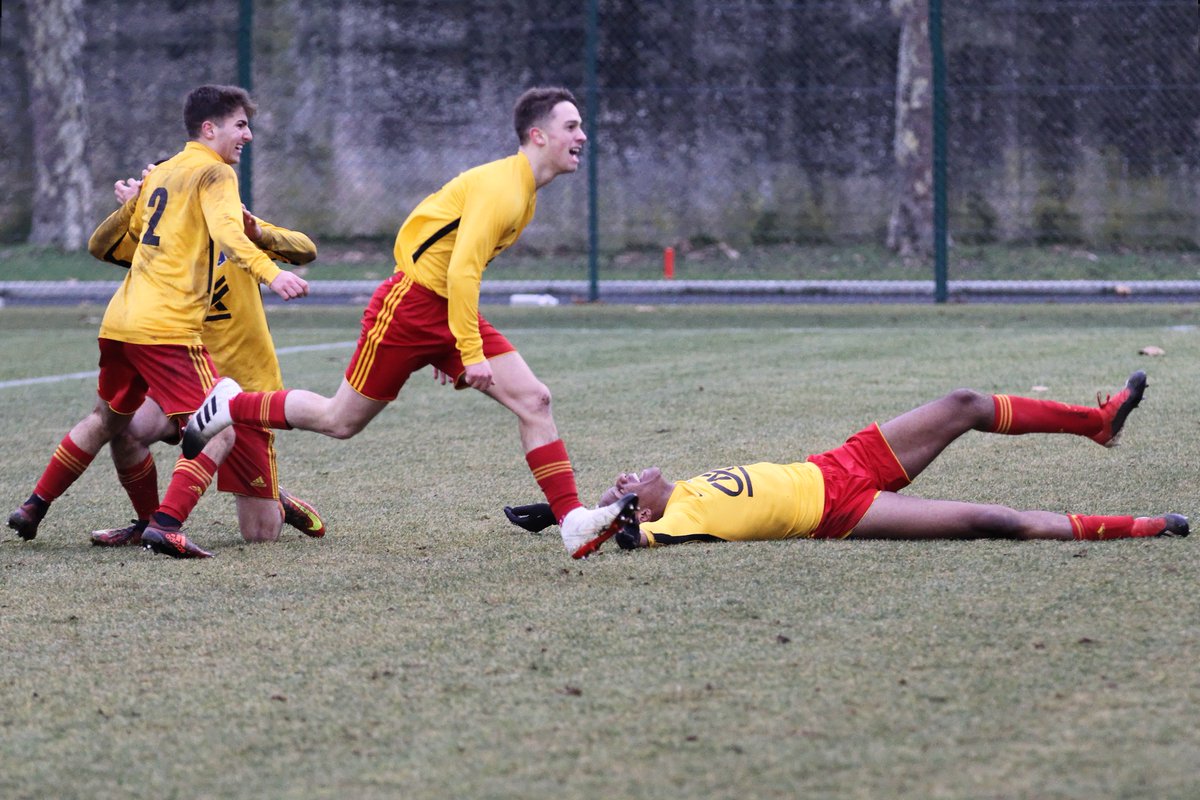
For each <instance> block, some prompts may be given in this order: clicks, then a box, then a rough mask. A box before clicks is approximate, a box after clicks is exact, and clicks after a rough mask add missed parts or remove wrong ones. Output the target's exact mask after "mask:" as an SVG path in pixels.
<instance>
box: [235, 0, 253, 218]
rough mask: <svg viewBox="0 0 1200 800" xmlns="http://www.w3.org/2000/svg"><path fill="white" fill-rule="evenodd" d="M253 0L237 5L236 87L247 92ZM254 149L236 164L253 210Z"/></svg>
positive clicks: (246, 151) (246, 200) (249, 86)
mask: <svg viewBox="0 0 1200 800" xmlns="http://www.w3.org/2000/svg"><path fill="white" fill-rule="evenodd" d="M253 46H254V0H241V3H240V4H239V5H238V37H237V72H238V85H239V86H241V87H242V88H243V89H245V90H246V91H247V92H250V91H253V89H254V86H253V85H252V84H251V76H252V74H253V69H252V66H253V62H254V50H253ZM253 163H254V147H253V145H252V146H250V147H247V148H246V149H244V150H243V151H242V158H241V161H240V162H239V164H238V189H239V190H240V192H241V195H242V203H243V204H244V205H245V206H246V208H250V209H253V208H254V179H253V177H252V176H253V174H254V169H253Z"/></svg>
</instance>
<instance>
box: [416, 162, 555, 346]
mask: <svg viewBox="0 0 1200 800" xmlns="http://www.w3.org/2000/svg"><path fill="white" fill-rule="evenodd" d="M536 207H537V185H536V184H535V183H534V179H533V168H532V167H531V166H530V164H529V159H528V158H527V157H526V156H525V154H524V153H517V154H515V155H512V156H509V157H508V158H503V159H500V160H499V161H492V162H490V163H488V164H484V165H482V166H479V167H475V168H473V169H469V170H467V171H466V172H464V173H462V174H460V175H459V176H458V177H456V178H454V179H453V180H451V181H450V182H449V183H447V184H446V185H445V186H443V187H442V188H441V189H439V190H438V191H436V192H434V193H433V194H431V195H429V196H428V197H426V198H425V199H424V200H422V201H421V202H420V203H419V204H418V205H417V207H416V208H415V209H413V212H412V213H411V214H409V215H408V219H406V220H405V221H404V224H403V225H401V226H400V232H399V233H398V234H397V235H396V245H395V250H394V254H395V258H396V270H397V271H398V272H399V271H403V272H405V273H406V274H408V275H410V276H412V279H413V281H414V282H416V283H418V284H420V285H421V286H424V287H425V288H426V289H429V290H431V291H433V292H435V293H437V294H438V295H440V296H442V297H444V298H446V302H447V314H448V318H449V323H450V331H451V333H453V334H454V338H455V341H456V343H457V346H458V351H459V353H460V354H461V355H462V362H463V364H464V365H468V364H477V363H479V362H480V361H483V360H484V357H483V341H482V339H481V338H480V336H479V284H480V281H481V280H482V279H483V271H484V270H485V269H486V268H487V265H488V263H489V262H490V261H491V260H492V259H493V258H495V257H496V256H497V255H498V254H499V253H500V252H501V251H503V250H504V249H505V248H507V247H509V246H510V245H512V243H513V242H515V241H516V240H517V238H518V237H519V236H520V235H521V231H523V230H525V226H526V225H528V224H529V221H530V220H531V219H533V212H534V210H535V208H536Z"/></svg>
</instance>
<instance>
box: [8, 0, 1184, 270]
mask: <svg viewBox="0 0 1200 800" xmlns="http://www.w3.org/2000/svg"><path fill="white" fill-rule="evenodd" d="M56 1H58V2H61V1H62V0H56ZM67 2H70V0H67ZM245 5H246V3H245V2H244V3H243V6H245ZM928 5H929V3H928V0H891V1H890V2H889V1H888V0H829V1H828V2H822V1H821V0H813V1H812V2H799V1H798V0H792V1H790V2H788V1H785V0H722V1H720V2H718V1H717V0H711V1H709V0H664V1H663V2H660V3H653V4H650V3H642V2H636V1H635V0H585V1H584V2H580V3H561V2H556V1H555V0H443V1H442V2H433V1H432V0H413V1H412V2H403V3H401V2H385V0H343V2H339V3H334V4H331V3H327V2H318V0H254V2H253V3H252V7H253V22H254V27H253V30H254V33H253V47H252V48H251V50H250V52H251V53H252V59H253V61H252V63H251V64H250V65H249V66H250V74H251V75H252V83H253V93H254V95H255V96H256V98H257V99H258V100H259V102H260V106H261V109H260V114H259V117H258V118H257V119H256V121H255V134H256V139H255V142H254V144H253V150H254V160H253V169H254V173H253V198H252V202H253V207H254V210H255V211H256V212H257V213H259V214H260V215H261V216H264V217H266V218H268V219H271V220H273V221H276V222H279V223H280V224H285V225H289V226H293V227H297V228H301V229H303V230H306V231H308V232H310V233H311V234H312V235H313V236H314V238H316V239H317V240H318V241H319V242H322V243H326V242H328V243H336V242H338V241H341V240H349V239H362V238H367V239H371V240H375V243H374V244H369V245H368V246H369V247H372V248H374V247H377V248H378V249H379V251H380V255H381V258H386V255H387V253H388V252H390V239H391V237H392V236H394V234H395V231H396V229H397V227H398V226H399V224H400V222H401V221H402V220H403V219H404V217H405V215H406V214H407V213H408V211H409V210H410V209H411V208H412V207H413V206H414V205H415V204H416V203H417V202H418V201H419V200H420V199H421V198H422V197H424V196H425V195H426V194H428V193H429V192H432V191H434V190H435V189H437V188H438V186H440V185H441V184H442V183H443V182H444V181H446V180H447V179H449V178H450V177H452V176H453V175H454V174H456V173H457V172H459V171H461V170H463V169H466V168H468V167H470V166H473V165H475V164H478V163H482V162H484V161H488V160H492V159H495V158H500V157H503V156H505V155H508V154H510V153H512V152H514V151H515V148H516V139H515V134H514V132H513V131H512V130H511V122H510V110H511V105H512V102H513V100H514V99H515V97H516V95H517V94H519V92H520V91H521V90H522V89H523V88H525V87H527V86H530V85H535V84H560V85H566V86H568V87H570V88H572V89H573V90H574V91H575V92H576V94H577V95H578V97H579V99H580V101H581V104H583V105H584V106H585V108H590V109H591V114H594V116H591V115H590V114H589V115H588V118H589V119H590V120H592V121H594V125H593V126H592V129H591V130H590V131H589V133H590V134H591V137H592V139H591V142H590V144H589V146H590V147H592V148H594V151H595V152H594V153H593V154H591V156H592V158H594V160H592V158H589V159H588V160H587V161H586V163H585V166H584V167H583V168H582V169H581V170H580V173H579V174H578V175H575V176H569V177H564V178H560V179H559V180H557V181H555V182H554V183H553V184H551V185H550V186H549V187H547V189H545V190H544V191H543V192H542V193H541V196H540V199H539V208H538V214H537V217H536V218H535V220H534V223H533V225H532V226H531V227H530V228H529V230H528V231H527V232H526V234H525V236H524V237H523V239H522V242H521V243H520V244H519V247H518V248H517V249H515V253H516V256H517V257H522V256H546V255H549V256H552V257H553V259H557V261H559V262H568V263H570V264H572V265H577V266H578V269H579V270H580V271H581V273H580V275H579V277H584V275H583V274H582V271H583V270H584V269H586V250H587V248H588V243H589V237H588V220H589V191H588V190H589V182H590V181H594V182H595V192H596V198H597V203H596V207H595V219H596V223H597V233H598V239H597V241H598V246H599V251H600V260H599V264H600V277H601V278H623V277H629V276H630V275H632V274H633V268H634V266H636V265H639V264H643V265H644V263H645V262H646V261H647V260H651V261H652V260H654V259H656V258H659V257H660V255H661V252H662V248H663V247H665V246H672V247H674V248H676V249H677V250H678V251H679V253H680V258H681V259H682V261H681V273H682V274H684V275H686V272H685V270H686V268H687V263H688V259H689V258H691V259H697V260H699V259H701V258H702V257H704V255H705V254H714V253H715V254H716V257H717V258H718V259H720V263H722V264H724V265H725V266H724V267H718V271H720V270H721V269H725V270H727V271H728V272H729V274H730V275H733V276H745V275H747V274H753V273H754V271H755V270H756V269H763V270H765V269H766V268H767V265H771V269H770V274H771V275H772V276H773V277H794V278H797V279H803V278H810V277H824V276H834V277H855V278H872V277H895V275H881V276H876V275H873V274H872V269H873V265H875V264H878V263H881V259H883V260H886V258H885V257H883V256H879V257H876V256H873V255H872V254H877V255H878V254H884V253H886V250H885V244H886V243H888V242H889V240H890V239H891V238H893V234H895V231H896V217H895V215H896V214H897V209H898V208H900V207H901V206H902V205H903V203H904V201H905V198H906V197H907V198H908V199H909V200H912V199H913V198H914V197H916V199H917V206H918V207H925V206H928V205H929V203H930V202H931V201H930V200H929V198H930V197H931V196H932V193H931V192H932V187H931V186H930V183H929V179H928V178H927V177H924V176H928V175H929V172H928V168H929V164H928V160H929V157H930V156H929V155H928V153H930V152H931V149H930V148H929V143H928V138H929V136H930V134H931V128H930V127H929V125H928V122H927V121H928V120H929V119H930V118H931V115H930V108H931V105H930V100H929V97H930V95H929V88H930V87H929V84H928V81H929V79H930V78H929V75H928V72H927V70H928V66H929V64H928V14H929V9H928ZM937 5H938V4H936V3H935V10H936V7H937ZM34 7H35V5H34V4H33V3H32V0H24V2H17V3H15V4H12V5H11V6H10V4H6V8H5V24H4V27H3V31H2V33H0V37H2V39H3V42H2V44H3V47H2V48H0V51H2V52H0V62H3V65H4V67H5V73H6V74H8V75H10V76H12V78H10V80H9V81H6V82H5V83H4V85H3V86H0V103H3V107H4V109H5V113H4V114H3V115H0V135H3V137H4V141H5V142H6V146H5V148H4V153H3V155H0V179H3V180H5V182H6V183H7V185H9V186H10V188H11V189H12V191H11V192H10V197H9V199H8V200H6V201H4V202H3V203H2V204H0V235H2V236H3V238H4V239H5V240H7V241H19V240H21V239H23V238H24V237H25V236H26V235H28V231H29V227H30V203H29V200H28V198H29V197H30V196H33V195H35V194H36V192H38V191H40V189H39V181H40V180H41V179H40V178H39V177H38V175H37V174H36V173H37V170H36V169H35V166H34V165H36V164H37V162H38V156H37V153H36V148H37V146H38V143H37V142H36V141H35V138H34V136H33V134H32V131H34V130H36V126H34V125H30V124H29V123H28V120H29V114H30V107H31V103H30V98H31V96H32V95H33V94H35V93H36V92H37V91H38V90H37V88H36V86H35V84H36V81H35V80H34V75H33V71H34V68H33V67H31V58H32V57H35V56H36V54H31V53H30V48H31V47H32V46H33V45H32V44H31V40H30V38H29V36H28V32H29V19H28V16H29V13H30V10H31V9H33V8H34ZM242 11H243V13H244V9H243V10H242ZM943 13H944V16H943V17H942V31H943V40H944V52H945V60H946V65H947V80H946V85H945V87H944V90H945V98H946V112H947V114H946V120H945V134H946V142H947V174H948V184H947V195H946V197H947V203H948V210H949V226H948V228H949V230H948V234H949V239H950V242H951V248H950V267H949V276H950V278H952V279H954V278H972V277H979V276H983V277H1010V278H1013V279H1024V278H1053V277H1056V274H1055V270H1056V266H1055V264H1056V258H1057V257H1058V256H1062V255H1063V254H1064V253H1066V254H1068V255H1070V254H1074V253H1076V252H1085V253H1091V254H1095V253H1124V254H1134V255H1135V256H1136V255H1139V254H1143V255H1144V254H1146V253H1156V254H1162V253H1171V254H1175V255H1178V254H1185V257H1183V258H1173V260H1170V265H1171V266H1169V267H1168V268H1167V272H1168V273H1169V274H1164V275H1158V276H1157V277H1172V278H1186V279H1191V278H1195V277H1197V274H1196V271H1197V269H1196V268H1197V265H1198V263H1200V262H1197V261H1196V260H1195V259H1194V258H1192V257H1191V256H1190V255H1187V254H1193V253H1195V251H1196V250H1197V249H1198V247H1200V163H1198V161H1200V58H1198V57H1197V56H1198V51H1200V46H1198V39H1197V36H1198V34H1197V28H1198V25H1197V9H1196V7H1195V5H1194V4H1190V3H1183V2H1165V1H1160V0H1137V1H1136V2H1135V1H1134V0H1129V1H1128V2H1120V1H1114V0H963V2H956V3H946V4H945V11H944V12H943ZM79 14H80V19H81V24H82V25H83V28H84V30H85V33H86V45H85V48H84V64H83V65H82V66H83V71H84V75H83V77H84V85H85V101H84V102H85V108H86V111H87V121H88V130H89V133H88V139H87V146H86V149H85V158H86V160H87V166H88V169H89V170H90V174H91V176H92V184H93V189H92V194H91V196H90V197H89V198H88V203H89V208H90V215H91V218H92V219H93V220H98V219H100V218H101V217H102V216H103V214H104V213H106V212H107V210H108V209H109V208H111V207H112V205H111V193H110V191H109V187H110V186H111V183H112V181H114V180H116V179H117V178H119V177H123V176H126V175H130V174H135V173H136V172H137V171H138V170H139V169H140V167H141V165H143V164H144V163H146V161H149V160H154V159H157V158H162V157H165V156H168V155H170V154H171V153H173V152H175V151H176V150H178V148H179V146H180V145H181V144H182V142H183V140H184V134H183V131H182V124H181V122H180V120H179V118H180V116H181V112H180V109H181V106H182V98H183V96H184V95H185V94H186V92H187V90H188V89H190V88H191V87H192V86H194V85H197V84H199V83H203V82H235V81H236V79H237V75H238V36H239V8H238V5H237V4H234V3H229V2H218V1H217V0H195V1H194V2H189V3H152V2H148V1H147V0H93V1H92V2H88V3H84V4H82V6H81V8H80V10H79ZM130 19H136V20H138V22H139V29H138V31H137V32H136V34H135V33H134V32H133V31H131V29H130V27H129V26H128V25H127V24H125V23H124V21H127V20H130ZM913 37H915V38H913ZM922 37H924V38H922ZM922 41H924V42H925V46H926V49H925V50H924V51H922V50H921V49H920V47H919V45H920V44H921V42H922ZM914 42H915V43H916V45H917V47H916V48H915V49H912V50H909V51H908V52H911V53H914V54H915V55H914V58H915V61H911V62H910V63H908V64H907V65H905V64H904V63H903V60H902V58H901V56H902V55H903V53H904V52H906V50H905V48H908V47H910V46H912V45H913V43H914ZM592 43H594V49H591V50H589V48H590V47H591V46H592ZM922 52H924V56H922ZM922 57H924V58H925V62H924V63H922V62H921V59H922ZM592 59H594V65H595V69H594V73H593V72H592V71H591V70H590V69H589V63H592ZM593 74H594V81H593ZM921 81H925V83H924V84H922V83H921ZM131 99H132V101H131ZM585 113H587V112H585ZM906 115H907V116H906ZM898 119H900V120H901V123H900V124H899V125H898ZM906 119H907V120H913V119H915V120H917V123H915V124H914V125H913V127H912V128H911V129H910V128H909V127H906V126H907V125H908V124H909V123H908V122H904V121H903V120H906ZM921 120H925V121H926V126H925V127H922V124H921ZM39 135H40V134H39ZM914 152H915V153H917V154H918V157H917V164H916V167H917V168H916V169H915V171H913V170H912V166H913V165H912V160H911V156H912V153H914ZM906 153H907V154H908V157H909V163H908V164H907V166H906V165H905V154H906ZM593 166H594V169H593ZM906 170H908V171H909V172H910V173H911V175H908V177H906V172H905V171H906ZM913 176H915V177H913ZM909 178H912V179H911V180H910V179H909ZM922 192H923V193H924V195H922ZM919 226H920V227H923V228H924V231H923V233H924V234H925V238H923V239H920V240H919V241H918V242H917V245H918V247H917V249H916V250H915V251H914V252H915V254H916V258H915V259H914V258H910V259H909V260H908V262H906V263H910V264H914V265H915V266H913V270H914V271H913V272H912V273H911V274H912V275H914V276H917V275H924V276H926V277H929V276H931V274H932V267H931V266H930V264H931V262H930V260H929V258H928V257H927V256H926V255H924V254H925V253H927V252H928V245H929V238H928V237H929V235H930V232H929V230H928V228H929V222H928V221H926V220H922V221H920V225H919ZM893 243H894V242H893ZM1025 246H1028V247H1029V248H1030V250H1028V251H1026V250H1021V251H1020V252H1021V253H1023V254H1026V255H1022V256H1021V257H1016V258H1014V257H1012V256H1011V253H1012V251H1013V248H1021V247H1025ZM1029 252H1032V253H1035V254H1043V255H1045V259H1043V260H1041V261H1039V260H1038V258H1037V257H1032V256H1027V254H1028V253H1029ZM847 254H849V255H847ZM851 255H852V256H853V258H851V257H850V256H851ZM1059 260H1061V259H1059ZM1085 260H1086V259H1085ZM1143 260H1144V259H1143ZM780 264H783V265H784V266H783V267H782V268H781V267H780ZM997 264H998V265H999V266H997ZM631 265H632V266H631ZM1031 265H1033V266H1031ZM498 266H500V262H498ZM572 269H575V267H574V266H573V267H572ZM781 269H782V272H781ZM1131 269H1134V267H1133V266H1131ZM1139 269H1140V268H1139ZM493 274H494V273H491V272H489V277H491V276H492V275H493ZM495 276H496V277H502V275H500V274H498V273H495ZM1068 277H1080V276H1078V275H1070V276H1068Z"/></svg>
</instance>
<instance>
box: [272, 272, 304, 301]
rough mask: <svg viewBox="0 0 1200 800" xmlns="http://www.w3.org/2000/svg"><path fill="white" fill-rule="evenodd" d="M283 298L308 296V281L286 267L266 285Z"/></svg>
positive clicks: (293, 298)
mask: <svg viewBox="0 0 1200 800" xmlns="http://www.w3.org/2000/svg"><path fill="white" fill-rule="evenodd" d="M267 288H269V289H270V290H271V291H272V292H274V293H275V294H277V295H279V296H280V297H282V298H283V299H284V300H295V299H296V298H297V297H307V296H308V281H306V280H304V278H301V277H300V276H299V275H297V274H296V273H294V272H288V271H287V270H286V269H285V270H283V271H282V272H280V273H279V274H278V275H276V276H275V280H273V281H271V283H270V285H269V286H268V287H267Z"/></svg>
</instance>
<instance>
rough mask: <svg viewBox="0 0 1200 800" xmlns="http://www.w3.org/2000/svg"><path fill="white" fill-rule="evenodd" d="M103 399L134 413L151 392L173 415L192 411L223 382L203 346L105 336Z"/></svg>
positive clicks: (102, 344) (100, 386)
mask: <svg viewBox="0 0 1200 800" xmlns="http://www.w3.org/2000/svg"><path fill="white" fill-rule="evenodd" d="M99 344H100V380H99V383H98V386H97V389H96V391H97V392H98V393H99V394H100V399H102V400H104V402H106V403H108V406H109V408H111V409H112V410H113V411H115V412H116V413H118V414H132V413H134V412H135V411H137V410H138V408H140V407H141V405H142V401H143V400H145V399H146V398H147V397H149V398H150V399H151V400H153V401H154V402H156V403H158V405H159V407H160V408H162V410H163V413H165V414H166V415H167V416H173V415H175V414H191V413H192V412H193V411H195V410H196V409H197V408H199V407H200V404H201V403H202V402H204V396H205V395H206V394H208V390H209V389H211V388H212V386H213V384H214V383H216V382H217V368H216V367H214V366H213V362H212V359H211V358H209V356H208V351H207V350H205V349H204V346H203V345H198V344H196V345H187V344H130V343H129V342H119V341H117V340H115V339H104V338H101V339H99Z"/></svg>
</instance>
